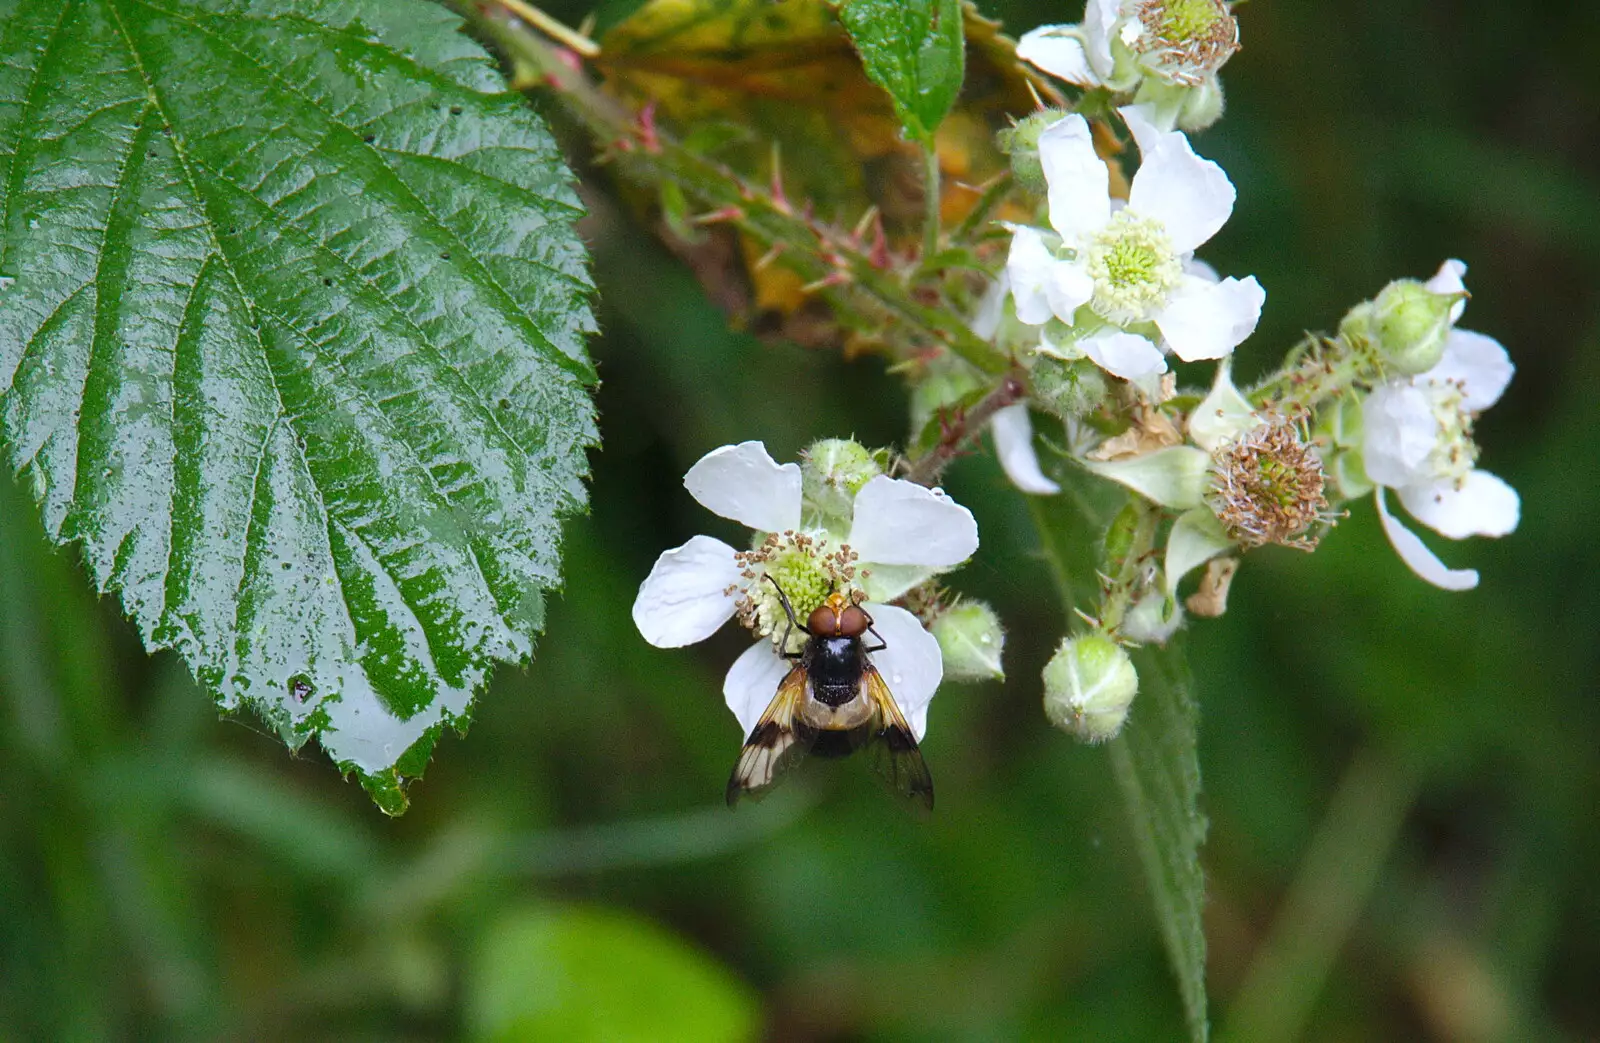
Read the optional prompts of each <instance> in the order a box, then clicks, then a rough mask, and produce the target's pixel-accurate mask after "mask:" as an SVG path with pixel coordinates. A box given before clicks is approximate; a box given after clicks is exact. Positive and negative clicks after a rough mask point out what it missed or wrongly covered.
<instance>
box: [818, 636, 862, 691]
mask: <svg viewBox="0 0 1600 1043" xmlns="http://www.w3.org/2000/svg"><path fill="white" fill-rule="evenodd" d="M805 665H806V672H807V673H808V674H809V675H810V676H811V691H812V693H813V694H814V695H816V697H817V701H818V702H820V703H823V704H825V705H827V706H843V705H844V704H845V703H847V702H849V701H850V700H851V699H854V698H855V697H856V693H857V692H858V691H860V690H861V674H862V671H863V670H865V669H866V653H865V652H863V651H862V650H861V639H860V638H859V637H814V638H812V639H811V641H810V642H809V643H808V644H807V645H806V664H805Z"/></svg>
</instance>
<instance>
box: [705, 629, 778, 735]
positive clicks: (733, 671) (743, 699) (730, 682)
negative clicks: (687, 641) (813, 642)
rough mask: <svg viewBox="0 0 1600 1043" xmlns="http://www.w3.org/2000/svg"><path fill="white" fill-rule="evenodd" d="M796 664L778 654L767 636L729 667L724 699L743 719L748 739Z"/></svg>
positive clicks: (741, 721) (743, 726)
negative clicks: (780, 685)
mask: <svg viewBox="0 0 1600 1043" xmlns="http://www.w3.org/2000/svg"><path fill="white" fill-rule="evenodd" d="M793 665H794V664H793V663H790V662H789V661H788V660H786V659H784V658H782V657H781V656H779V655H778V650H777V648H776V647H775V646H774V645H773V643H772V642H771V641H768V640H766V639H765V638H763V639H762V640H760V641H757V642H756V643H755V644H753V645H751V646H750V647H749V648H747V649H745V650H744V654H743V655H741V656H740V657H739V658H738V659H735V660H734V661H733V665H732V666H730V667H729V668H728V676H727V677H724V678H723V679H722V698H723V699H724V700H725V701H726V702H727V704H728V709H730V710H732V711H733V715H734V716H735V717H737V718H739V727H741V728H743V729H744V737H745V738H746V739H748V738H750V733H751V732H753V731H755V728H756V724H757V722H759V721H760V720H761V715H762V714H764V713H766V712H767V706H768V704H770V703H771V702H772V697H773V696H775V695H777V694H778V682H780V681H782V680H783V678H784V675H785V674H787V673H788V672H789V669H790V668H791V667H792V666H793Z"/></svg>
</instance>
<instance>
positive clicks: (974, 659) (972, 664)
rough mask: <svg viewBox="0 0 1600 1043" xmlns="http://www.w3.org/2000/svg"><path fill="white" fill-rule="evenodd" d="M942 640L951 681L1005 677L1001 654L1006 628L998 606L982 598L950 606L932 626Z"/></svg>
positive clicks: (942, 652)
mask: <svg viewBox="0 0 1600 1043" xmlns="http://www.w3.org/2000/svg"><path fill="white" fill-rule="evenodd" d="M929 629H930V630H931V631H932V632H933V636H934V637H935V638H937V639H938V641H939V651H940V653H941V654H942V655H943V656H944V676H945V680H947V681H989V680H1002V681H1003V680H1005V676H1006V675H1005V671H1004V670H1003V669H1001V666H1000V653H1001V651H1002V650H1003V649H1004V648H1005V643H1006V635H1005V631H1004V630H1002V629H1001V628H1000V619H999V617H998V616H996V615H995V613H994V609H992V608H990V607H989V606H988V605H987V604H985V603H984V602H982V601H963V602H961V603H960V604H958V605H956V606H954V607H952V608H949V609H946V610H945V611H944V612H942V613H941V614H940V615H939V617H938V618H937V619H935V620H934V621H933V625H932V626H931V627H930V628H929Z"/></svg>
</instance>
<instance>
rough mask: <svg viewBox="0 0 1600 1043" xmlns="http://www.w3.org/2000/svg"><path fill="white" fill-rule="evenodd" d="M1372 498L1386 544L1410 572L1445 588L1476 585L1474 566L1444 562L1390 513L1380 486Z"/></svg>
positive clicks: (1468, 587)
mask: <svg viewBox="0 0 1600 1043" xmlns="http://www.w3.org/2000/svg"><path fill="white" fill-rule="evenodd" d="M1375 498H1376V499H1377V501H1378V520H1379V521H1381V522H1382V523H1383V531H1384V534H1385V535H1387V536H1388V537H1389V543H1390V545H1391V546H1393V547H1394V550H1395V553H1396V554H1398V555H1400V560H1401V561H1403V562H1405V563H1406V565H1407V566H1409V567H1410V569H1411V571H1412V572H1415V573H1416V574H1417V575H1418V576H1421V577H1422V578H1423V579H1425V580H1427V581H1428V582H1429V583H1432V584H1433V585H1434V586H1436V587H1439V588H1442V589H1444V590H1471V589H1472V588H1473V587H1476V586H1477V585H1478V570H1477V569H1452V568H1450V567H1449V566H1447V565H1445V563H1444V562H1442V561H1440V560H1439V558H1438V556H1437V555H1435V554H1434V553H1433V551H1431V550H1429V549H1428V545H1427V544H1425V543H1423V542H1422V540H1420V539H1419V538H1418V537H1417V534H1416V533H1414V532H1412V531H1411V530H1410V529H1408V528H1406V527H1405V526H1404V525H1402V524H1400V520H1399V519H1398V518H1396V517H1395V516H1394V515H1392V514H1390V513H1389V505H1388V504H1386V503H1384V502H1383V487H1382V486H1379V488H1378V490H1377V493H1376V495H1375Z"/></svg>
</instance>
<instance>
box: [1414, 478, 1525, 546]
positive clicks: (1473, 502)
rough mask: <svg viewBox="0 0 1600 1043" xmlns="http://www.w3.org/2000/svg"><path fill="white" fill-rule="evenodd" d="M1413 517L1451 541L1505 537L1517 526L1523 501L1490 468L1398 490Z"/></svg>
mask: <svg viewBox="0 0 1600 1043" xmlns="http://www.w3.org/2000/svg"><path fill="white" fill-rule="evenodd" d="M1395 491H1396V492H1397V493H1399V495H1400V502H1401V503H1403V504H1405V505H1406V510H1408V511H1410V512H1411V515H1412V517H1414V518H1416V519H1417V521H1419V522H1421V523H1422V524H1424V525H1426V526H1427V527H1428V528H1430V529H1432V530H1433V531H1434V532H1437V533H1439V534H1440V535H1441V536H1448V537H1450V538H1451V539H1452V540H1462V539H1466V538H1467V537H1468V536H1504V535H1505V534H1506V533H1508V532H1511V531H1512V530H1513V529H1515V528H1516V527H1517V522H1518V520H1519V519H1520V517H1521V513H1522V501H1521V499H1520V498H1519V497H1518V496H1517V491H1516V490H1515V489H1513V488H1511V486H1509V485H1507V484H1506V483H1505V482H1503V481H1501V480H1500V479H1499V478H1496V477H1495V476H1494V475H1492V474H1490V473H1489V472H1488V471H1471V472H1469V473H1468V474H1467V476H1466V477H1465V478H1463V479H1462V480H1461V482H1460V484H1459V485H1458V484H1457V483H1456V482H1455V481H1454V480H1452V479H1448V478H1446V479H1443V480H1440V481H1437V482H1430V483H1428V484H1426V485H1408V486H1406V487H1405V488H1403V489H1396V490H1395Z"/></svg>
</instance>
